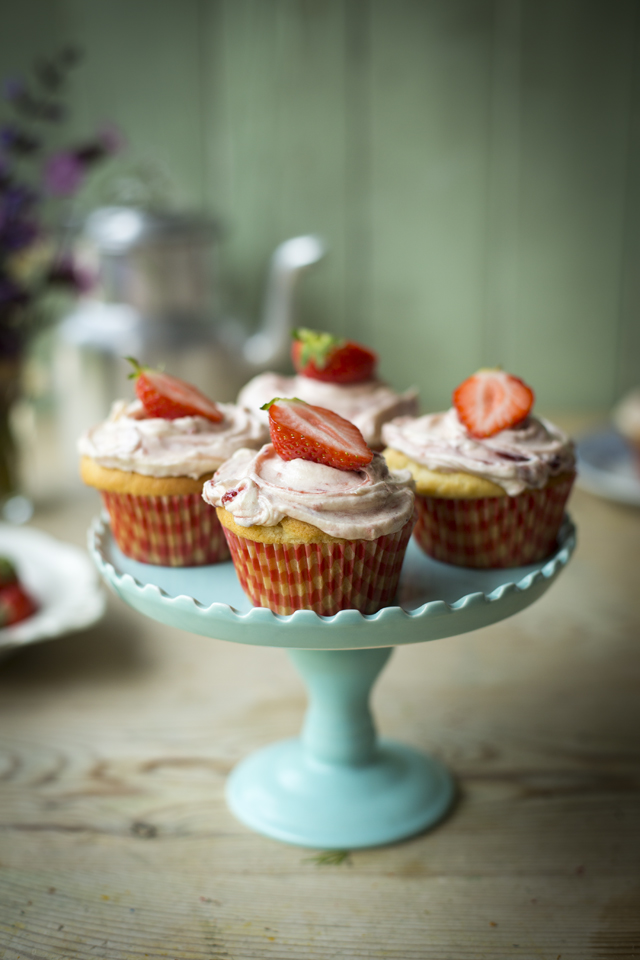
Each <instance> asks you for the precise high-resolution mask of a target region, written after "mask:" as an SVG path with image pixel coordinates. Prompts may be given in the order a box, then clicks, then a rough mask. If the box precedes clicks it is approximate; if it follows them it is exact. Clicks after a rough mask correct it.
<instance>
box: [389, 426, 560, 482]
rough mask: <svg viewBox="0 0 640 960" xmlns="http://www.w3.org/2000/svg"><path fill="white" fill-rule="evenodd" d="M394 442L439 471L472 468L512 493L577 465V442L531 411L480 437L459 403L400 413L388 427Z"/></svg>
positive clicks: (419, 461) (472, 471) (390, 445)
mask: <svg viewBox="0 0 640 960" xmlns="http://www.w3.org/2000/svg"><path fill="white" fill-rule="evenodd" d="M382 432H383V437H384V440H385V442H386V444H387V446H388V447H391V448H392V449H394V450H398V451H400V453H404V454H405V455H406V456H407V457H409V458H410V459H411V460H414V461H415V462H416V463H418V464H420V465H421V466H423V467H426V468H427V469H428V470H435V471H437V472H439V473H470V474H472V475H474V476H476V477H482V478H483V479H485V480H490V481H491V482H492V483H495V484H497V485H498V486H500V487H502V488H503V490H504V491H505V492H506V493H507V494H509V495H510V496H517V495H518V494H519V493H522V492H523V491H524V490H527V489H540V488H541V487H544V486H545V485H546V483H547V481H548V480H549V478H550V477H554V476H558V475H559V474H561V473H571V472H573V470H574V469H575V454H574V447H573V443H572V442H571V440H569V438H568V437H567V436H566V434H564V433H563V432H562V430H560V429H559V428H558V427H556V426H555V425H554V424H552V423H550V422H549V421H548V420H544V419H542V418H541V417H534V416H528V417H526V418H525V419H524V420H523V421H522V422H521V423H519V424H517V425H516V426H514V427H511V428H510V429H507V430H501V431H499V432H498V433H495V434H494V435H493V436H491V437H485V438H483V439H475V438H474V437H472V436H471V435H470V433H469V431H468V430H467V428H466V427H465V426H464V425H463V424H462V423H461V422H460V419H459V417H458V414H457V412H456V410H455V408H454V407H452V408H451V409H450V410H447V411H446V413H432V414H427V416H424V417H418V418H414V417H400V418H398V419H397V420H394V421H393V422H392V423H388V424H385V426H384V427H383V430H382Z"/></svg>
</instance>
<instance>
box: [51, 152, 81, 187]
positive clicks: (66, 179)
mask: <svg viewBox="0 0 640 960" xmlns="http://www.w3.org/2000/svg"><path fill="white" fill-rule="evenodd" d="M83 178H84V167H83V165H82V163H81V161H80V160H79V159H78V157H77V155H76V154H75V153H71V152H70V151H68V150H61V151H60V152H59V153H54V154H52V155H51V156H50V157H49V159H48V160H47V162H46V163H45V168H44V183H45V187H46V190H47V192H48V193H50V194H52V195H53V196H54V197H66V196H69V195H70V194H72V193H75V192H76V190H77V189H78V187H79V186H80V184H81V183H82V180H83Z"/></svg>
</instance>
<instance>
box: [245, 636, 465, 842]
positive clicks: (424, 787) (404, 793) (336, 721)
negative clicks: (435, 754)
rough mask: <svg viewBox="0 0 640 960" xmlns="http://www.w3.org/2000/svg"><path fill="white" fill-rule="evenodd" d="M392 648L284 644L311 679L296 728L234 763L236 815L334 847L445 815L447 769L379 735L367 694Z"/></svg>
mask: <svg viewBox="0 0 640 960" xmlns="http://www.w3.org/2000/svg"><path fill="white" fill-rule="evenodd" d="M390 653H391V649H390V648H384V647H382V648H376V649H371V650H366V649H365V650H291V651H289V654H290V656H291V659H292V660H293V662H294V664H295V666H296V667H297V668H298V670H299V671H300V672H301V673H302V675H303V677H304V679H305V682H306V684H307V686H308V688H309V709H308V711H307V716H306V718H305V723H304V727H303V731H302V735H301V737H300V738H298V739H293V740H284V741H281V742H280V743H275V744H272V745H271V746H269V747H266V748H264V749H263V750H260V751H258V752H257V753H255V754H253V755H252V756H250V757H248V758H247V759H246V760H244V761H243V762H242V763H240V764H239V765H238V766H237V767H236V768H235V770H234V771H233V772H232V774H231V776H230V778H229V780H228V782H227V801H228V803H229V806H230V807H231V810H232V811H233V813H234V814H235V815H236V816H237V817H238V819H239V820H241V821H242V822H243V823H246V824H247V826H249V827H251V828H253V829H254V830H258V831H259V832H260V833H264V834H266V835H267V836H270V837H274V838H275V839H277V840H284V841H286V842H289V843H295V844H298V845H300V846H304V847H316V848H318V847H319V848H322V849H338V850H339V849H345V848H348V849H353V848H356V847H371V846H379V845H380V844H385V843H392V842H393V841H396V840H402V839H403V838H405V837H409V836H412V835H413V834H415V833H418V832H420V831H421V830H425V829H427V828H428V827H430V826H432V825H433V824H435V823H437V821H438V820H440V819H441V818H442V817H443V816H444V814H445V813H446V812H447V810H448V809H449V807H450V806H451V803H452V801H453V797H454V785H453V781H452V779H451V777H450V775H449V773H448V772H447V770H446V769H445V768H444V767H443V766H442V765H441V764H440V763H439V762H438V761H437V760H434V759H433V758H431V757H427V756H425V755H423V754H421V753H419V752H418V751H417V750H413V749H411V748H410V747H405V746H403V745H401V744H397V743H393V742H390V741H386V740H382V741H378V740H377V738H376V733H375V728H374V725H373V720H372V717H371V712H370V710H369V694H370V691H371V687H372V686H373V683H374V682H375V680H376V677H377V676H378V674H379V672H380V671H381V669H382V668H383V666H384V665H385V663H386V662H387V660H388V658H389V655H390Z"/></svg>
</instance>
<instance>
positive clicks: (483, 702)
mask: <svg viewBox="0 0 640 960" xmlns="http://www.w3.org/2000/svg"><path fill="white" fill-rule="evenodd" d="M96 507H97V504H96V501H95V500H94V499H93V496H92V495H91V494H89V493H88V494H87V495H86V496H84V498H79V499H77V500H76V501H75V502H74V503H73V504H70V503H67V504H64V503H58V504H51V505H49V506H48V507H47V506H42V507H41V508H40V509H39V512H38V515H37V517H36V523H37V525H38V526H40V527H41V528H43V529H46V530H48V531H50V532H52V533H54V534H55V535H58V536H61V537H64V538H65V539H70V540H74V541H75V542H77V543H79V544H81V543H82V542H83V540H84V531H85V527H86V524H87V522H88V520H89V518H90V516H91V515H92V514H93V513H94V512H95V510H96ZM571 510H572V513H573V515H574V517H575V519H576V521H577V523H578V527H579V547H578V551H577V554H576V556H575V557H574V559H573V560H572V562H571V564H570V565H569V567H568V568H567V570H566V571H565V572H564V573H563V575H562V576H561V577H560V579H559V580H558V582H557V584H555V585H554V587H553V588H552V589H551V590H550V591H549V593H548V594H546V595H545V597H543V598H542V600H541V601H539V602H538V603H537V604H536V605H534V606H533V607H531V608H530V609H528V610H526V611H524V612H523V613H521V614H519V615H518V616H516V617H514V618H513V619H511V620H508V621H505V622H503V623H500V624H497V625H495V626H493V627H490V628H486V629H483V630H480V631H478V632H476V633H472V634H468V635H466V636H462V637H457V638H452V639H450V640H446V641H441V642H435V643H431V644H424V645H416V646H414V647H409V648H401V649H398V650H397V651H396V652H395V654H394V656H393V658H392V660H391V662H390V665H389V667H388V668H387V669H386V670H385V671H384V673H383V675H382V677H381V679H380V681H379V683H378V685H377V687H376V689H375V693H374V709H375V713H376V717H377V720H378V725H379V728H380V730H381V731H382V732H383V733H384V734H385V735H388V736H392V737H395V738H397V739H399V740H403V741H405V742H407V743H410V744H413V745H414V746H416V747H419V748H423V749H425V750H430V751H432V752H434V753H435V754H437V755H438V756H439V757H441V758H442V759H443V760H444V761H445V762H446V763H447V764H448V765H449V767H450V768H451V769H452V771H453V772H454V774H455V776H456V778H457V782H458V785H459V800H458V803H457V806H456V808H455V810H454V811H453V813H452V814H451V816H450V817H449V818H448V820H447V821H446V822H445V823H443V824H442V825H441V826H439V827H438V828H437V829H435V830H433V831H431V832H430V833H427V834H424V835H422V836H419V837H416V838H413V839H411V840H409V841H407V842H405V843H401V844H395V845H392V846H389V847H385V848H381V849H376V850H366V851H358V852H355V853H352V854H351V856H350V857H349V859H348V861H347V862H345V863H343V864H342V865H340V866H322V865H318V864H317V863H316V862H314V861H313V860H312V859H310V857H312V856H313V853H314V852H313V851H305V850H302V849H300V848H296V847H291V846H286V845H283V844H279V843H277V842H275V841H271V840H268V839H266V838H263V837H260V836H258V835H257V834H254V833H252V832H251V831H250V830H248V829H246V828H245V827H243V826H242V825H241V824H239V823H238V822H236V821H235V819H234V818H233V817H232V815H231V814H230V813H229V811H228V810H227V808H226V805H225V802H224V795H223V791H224V780H225V776H226V775H227V773H228V771H229V770H230V769H231V767H232V766H233V765H234V764H235V763H236V762H237V761H238V760H240V759H241V758H242V757H244V756H245V755H246V754H247V753H249V752H250V751H252V750H254V749H256V748H258V747H260V746H262V745H264V744H267V743H269V742H271V741H272V740H274V739H276V738H279V737H286V736H291V735H294V734H295V733H296V731H297V730H298V729H299V727H300V723H301V720H302V716H303V712H304V707H305V695H304V691H303V688H302V685H301V683H300V681H299V679H298V677H297V675H296V673H295V672H294V670H293V668H292V666H291V665H290V664H289V661H288V660H287V657H286V654H285V653H284V651H279V650H271V649H259V648H244V647H242V646H239V645H238V646H236V645H233V644H228V643H223V642H216V641H211V640H207V639H206V638H202V637H196V636H191V635H188V634H184V633H181V632H180V631H177V630H173V629H170V628H168V627H164V626H162V625H160V624H156V623H153V622H151V621H148V620H145V619H144V618H142V617H141V616H139V615H138V614H136V613H134V612H133V611H131V610H129V609H128V608H127V607H125V606H124V605H123V604H122V603H120V602H119V601H118V600H117V599H116V598H113V597H112V598H111V599H110V602H109V610H108V614H107V617H106V619H105V620H104V621H103V622H102V623H101V624H100V625H99V626H97V627H96V628H95V629H93V630H90V631H87V632H85V633H82V634H80V635H77V636H73V637H68V638H66V639H62V640H58V641H55V642H50V643H46V644H42V645H40V646H33V647H31V648H29V649H25V650H24V651H22V652H21V653H19V654H17V655H15V656H13V657H12V658H10V659H8V660H6V661H5V662H3V663H2V664H1V665H0V957H2V960H18V958H21V960H25V958H30V960H89V958H95V957H99V958H109V960H131V958H136V960H137V958H142V957H149V958H161V957H162V958H164V957H169V958H180V960H222V958H224V960H228V958H231V960H249V958H267V957H269V958H270V957H272V958H274V960H280V958H295V960H303V958H305V960H306V958H318V960H329V958H338V957H339V958H343V957H349V958H357V960H369V958H383V957H384V958H392V960H466V958H469V960H483V958H487V960H495V958H505V960H506V958H508V960H514V958H522V960H558V957H561V958H562V960H590V958H594V960H613V958H632V957H637V956H639V955H640V877H639V872H638V863H639V860H640V803H639V799H640V697H639V696H638V694H639V692H640V656H639V652H638V632H639V627H640V604H639V602H638V576H637V556H638V542H639V538H640V513H639V512H638V511H634V510H631V509H628V508H624V507H621V506H616V505H614V504H610V503H606V502H604V501H600V500H597V499H595V498H592V497H590V496H589V495H587V494H583V493H580V492H579V491H578V492H576V493H575V494H574V495H573V499H572V503H571Z"/></svg>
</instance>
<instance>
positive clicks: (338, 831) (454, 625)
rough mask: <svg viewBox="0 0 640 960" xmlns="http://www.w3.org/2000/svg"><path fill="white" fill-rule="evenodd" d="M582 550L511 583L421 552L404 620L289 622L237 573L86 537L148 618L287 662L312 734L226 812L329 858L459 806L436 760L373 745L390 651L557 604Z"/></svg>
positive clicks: (383, 616) (103, 535)
mask: <svg viewBox="0 0 640 960" xmlns="http://www.w3.org/2000/svg"><path fill="white" fill-rule="evenodd" d="M574 546H575V529H574V526H573V524H572V523H571V521H570V520H569V518H566V519H565V522H564V525H563V527H562V530H561V532H560V536H559V538H558V548H557V550H556V552H555V553H554V554H553V555H552V556H551V557H549V558H547V560H546V561H543V562H541V563H537V564H532V565H531V566H528V567H517V568H512V569H509V570H471V569H468V568H462V567H453V566H450V565H449V564H444V563H438V562H437V561H435V560H431V559H430V558H429V557H427V556H425V555H424V554H423V553H422V552H421V551H420V550H419V548H418V547H417V546H416V545H415V543H414V542H413V541H411V542H410V544H409V549H408V550H407V556H406V559H405V563H404V566H403V569H402V575H401V578H400V587H399V590H398V597H397V600H398V606H392V607H385V608H384V609H383V610H380V611H379V612H378V613H376V614H373V615H372V616H363V615H362V614H360V613H358V611H356V610H343V611H341V612H340V613H338V614H336V615H335V616H333V617H319V616H317V614H315V613H312V612H311V611H310V610H299V611H297V612H296V613H294V614H292V615H291V616H287V617H283V616H278V615H277V614H274V613H272V612H271V611H270V610H267V609H265V608H263V607H253V606H252V605H251V603H250V601H249V600H248V599H247V598H246V596H245V595H244V593H243V591H242V588H241V587H240V584H239V583H238V579H237V577H236V574H235V570H234V568H233V565H232V564H231V563H222V564H216V565H214V566H207V567H190V568H185V569H176V568H170V567H157V566H151V565H148V564H143V563H137V562H136V561H135V560H130V559H129V558H128V557H125V556H124V555H123V554H122V553H121V552H120V550H119V549H118V547H117V546H116V544H115V543H114V541H113V538H112V536H111V531H110V528H109V525H108V521H106V520H103V519H98V520H95V521H94V523H93V525H92V527H91V529H90V531H89V549H90V552H91V554H92V556H93V558H94V561H95V563H96V565H97V567H98V569H99V571H100V573H101V574H102V576H103V577H104V579H105V580H106V581H107V582H108V583H109V584H110V585H111V586H112V587H113V589H114V590H115V592H116V593H117V594H118V595H119V596H120V597H121V598H122V599H123V600H124V601H125V603H128V604H129V605H130V606H132V607H133V608H134V609H136V610H139V611H140V613H143V614H144V615H145V616H148V617H151V618H152V619H154V620H159V621H160V622H161V623H166V624H169V625H170V626H174V627H180V628H181V629H183V630H189V631H191V632H192V633H198V634H202V635H204V636H207V637H214V638H216V639H218V640H231V641H233V642H235V643H248V644H254V645H260V646H271V647H286V648H287V649H288V651H289V656H290V657H291V660H292V661H293V663H294V665H295V666H296V668H297V669H298V671H299V672H300V673H301V674H302V677H303V679H304V681H305V683H306V685H307V688H308V691H309V708H308V710H307V715H306V718H305V721H304V725H303V728H302V733H301V735H300V737H296V738H294V739H290V740H283V741H281V742H279V743H274V744H272V745H271V746H268V747H266V748H264V749H262V750H259V751H258V752H257V753H254V754H252V755H250V756H249V757H247V758H246V759H245V760H244V761H242V762H241V763H240V764H239V765H238V766H237V767H236V768H235V769H234V770H233V772H232V773H231V775H230V777H229V779H228V781H227V800H228V803H229V806H230V808H231V810H232V811H233V813H234V814H235V815H236V816H237V817H238V819H239V820H241V821H243V822H244V823H245V824H247V825H248V826H250V827H252V828H253V829H254V830H257V831H259V832H260V833H264V834H267V836H270V837H275V838H276V839H278V840H284V841H286V842H288V843H295V844H299V845H300V846H305V847H315V848H321V849H327V850H328V849H355V848H356V847H372V846H378V845H380V844H384V843H391V842H393V841H396V840H402V839H403V838H405V837H409V836H412V835H413V834H415V833H418V832H420V831H422V830H426V829H427V828H428V827H431V826H433V825H434V824H435V823H437V822H438V821H439V820H440V819H441V818H442V817H443V816H444V815H445V814H446V812H447V810H448V809H449V808H450V806H451V804H452V801H453V798H454V792H455V791H454V784H453V780H452V778H451V775H450V774H449V773H448V771H447V770H446V768H445V767H444V766H443V765H442V764H441V763H440V762H439V761H438V760H436V759H434V758H433V757H429V756H426V755H424V754H423V753H420V752H419V751H417V750H414V749H412V748H410V747H407V746H404V745H402V744H398V743H394V742H392V741H388V740H385V739H378V737H377V736H376V731H375V727H374V724H373V719H372V716H371V712H370V710H369V694H370V692H371V688H372V686H373V684H374V682H375V680H376V678H377V676H378V674H379V673H380V671H381V670H382V668H383V667H384V665H385V663H386V662H387V660H388V659H389V656H390V654H391V651H392V649H393V647H395V646H398V645H400V644H404V643H422V642H424V641H425V640H439V639H442V638H444V637H450V636H454V635H456V634H460V633H466V632H468V631H469V630H477V629H478V628H479V627H485V626H487V625H488V624H491V623H496V622H497V621H498V620H504V619H505V618H506V617H510V616H512V615H513V614H514V613H518V612H519V611H520V610H523V609H524V608H525V607H528V606H529V605H530V604H531V603H533V602H534V601H535V600H537V599H538V597H541V596H542V594H543V593H544V592H545V591H546V590H548V588H549V586H550V585H551V584H552V583H553V581H554V580H555V578H556V577H557V576H558V574H559V573H560V571H561V570H562V569H563V567H564V566H565V565H566V564H567V562H568V561H569V558H570V556H571V554H572V552H573V549H574Z"/></svg>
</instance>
